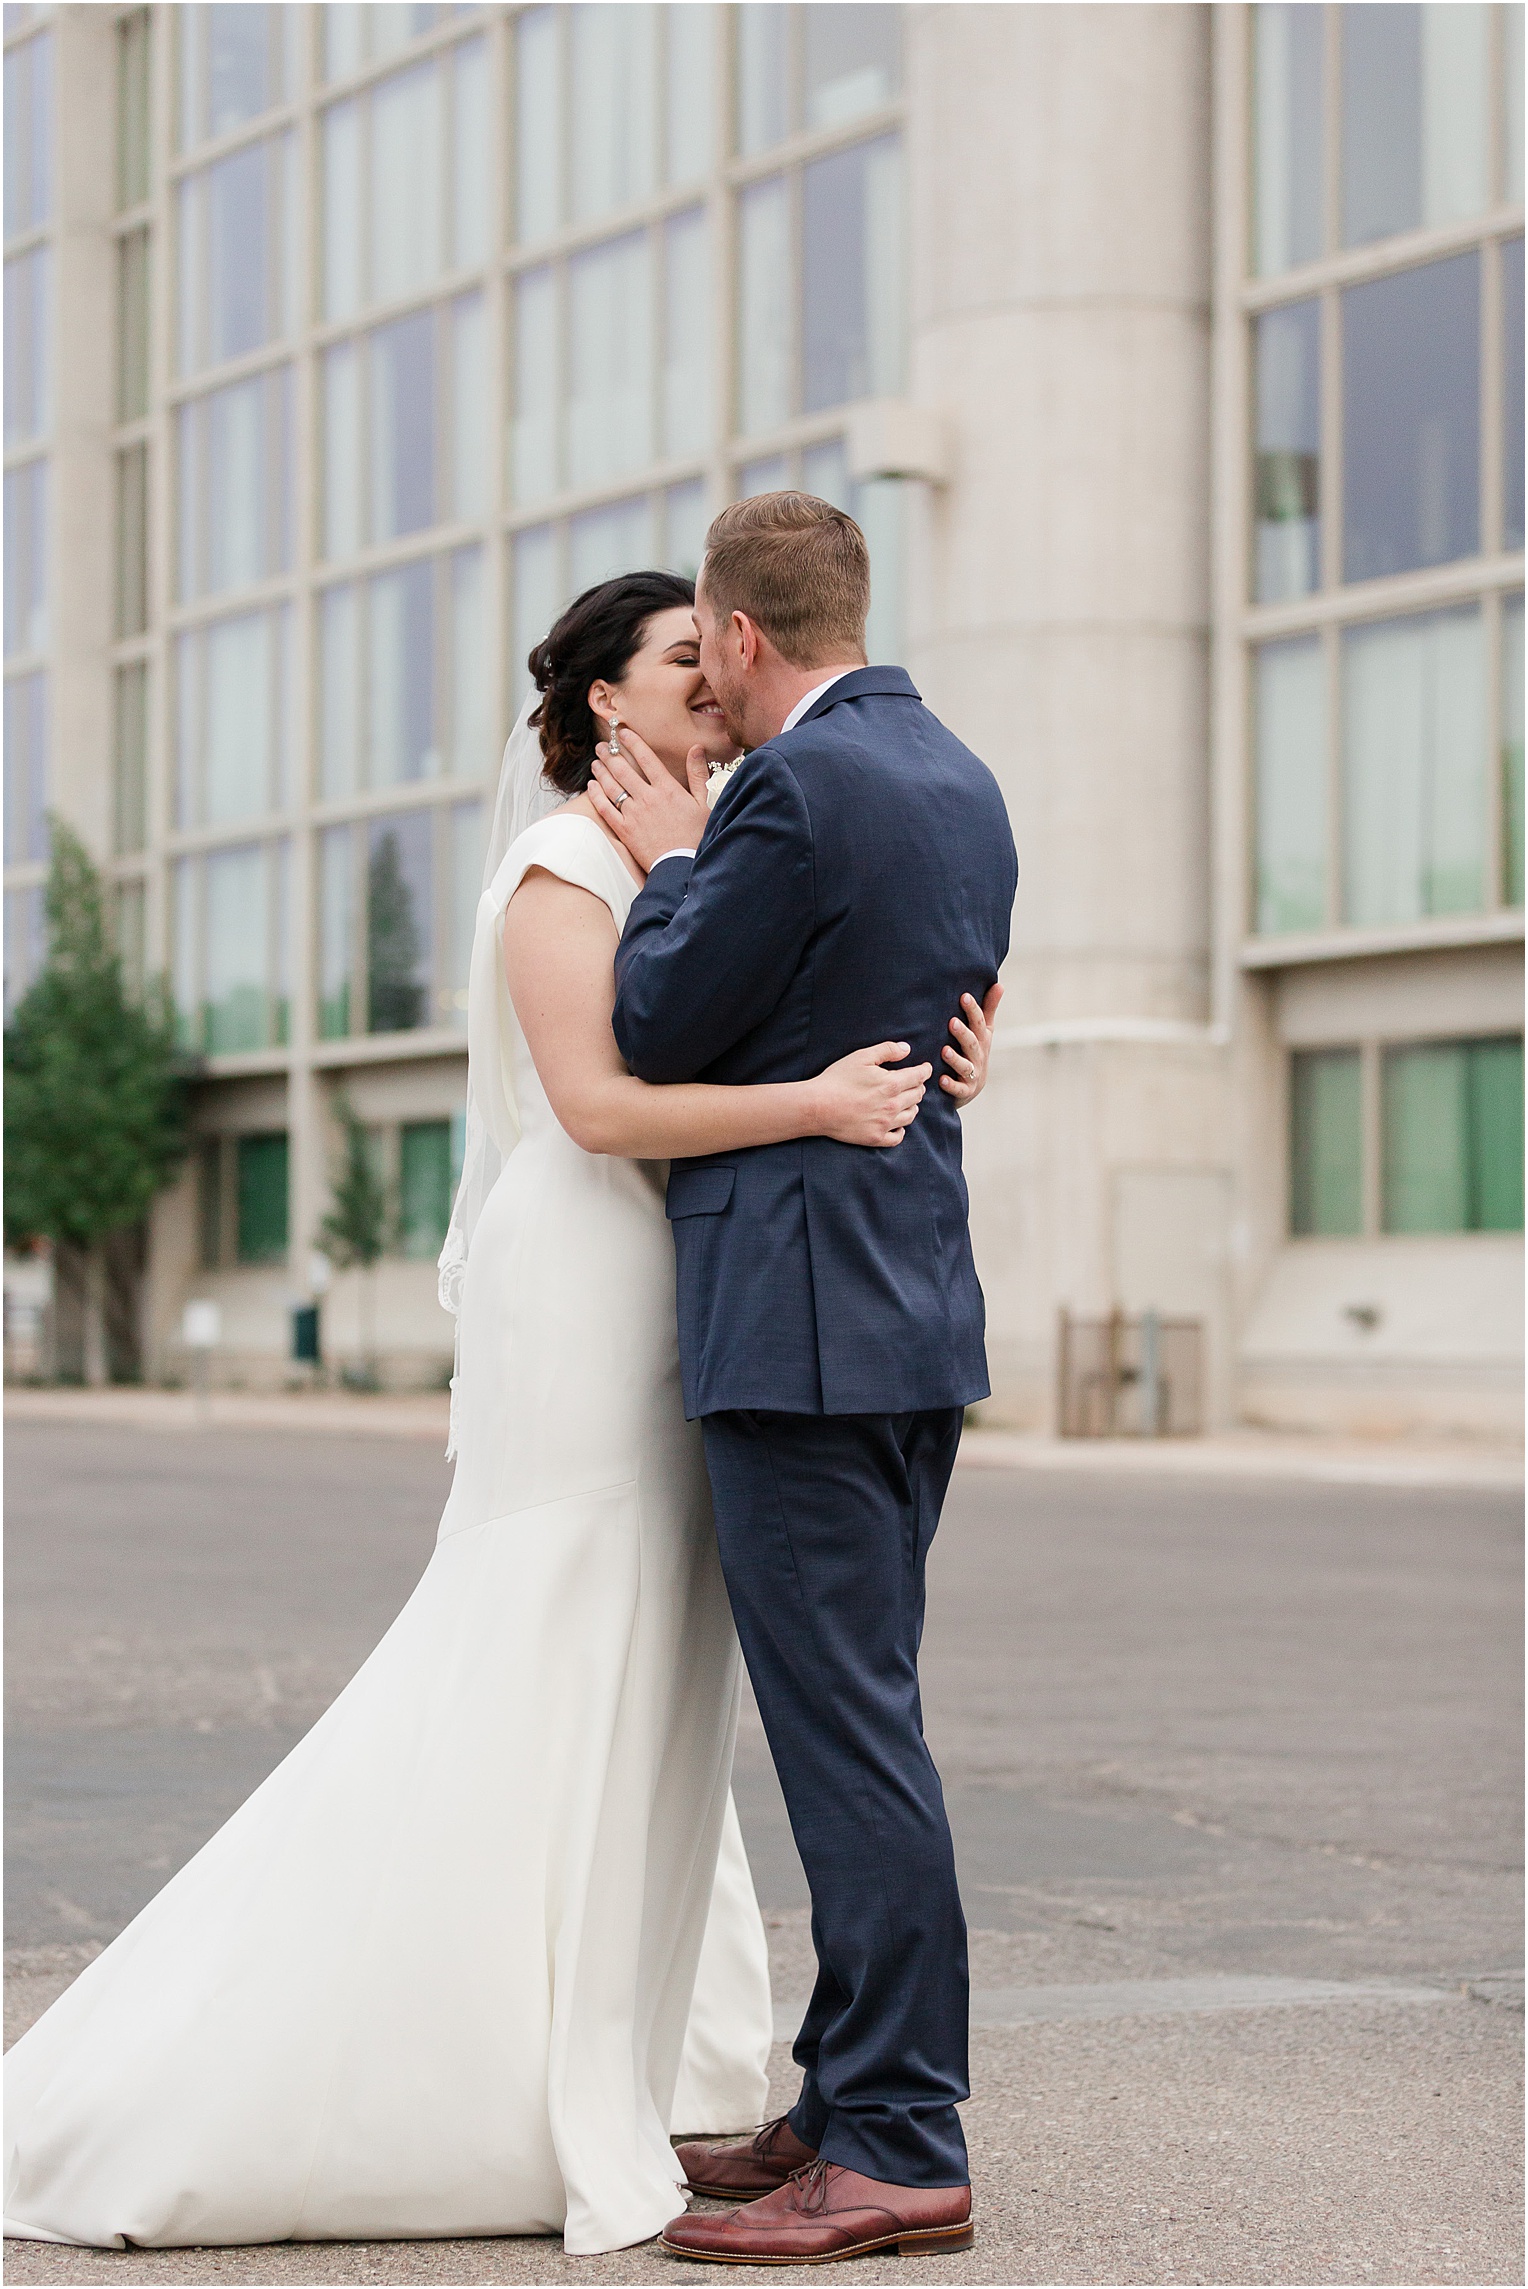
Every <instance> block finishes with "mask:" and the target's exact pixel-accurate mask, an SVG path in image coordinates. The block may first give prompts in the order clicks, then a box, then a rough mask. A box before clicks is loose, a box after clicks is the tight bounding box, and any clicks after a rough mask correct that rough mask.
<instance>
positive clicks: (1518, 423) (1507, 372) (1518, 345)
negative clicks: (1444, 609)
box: [1501, 238, 1523, 548]
mask: <svg viewBox="0 0 1528 2289" xmlns="http://www.w3.org/2000/svg"><path fill="white" fill-rule="evenodd" d="M1501 342H1502V376H1501V391H1502V439H1501V545H1502V547H1503V548H1521V547H1522V545H1523V242H1522V240H1521V239H1520V238H1509V239H1508V241H1507V243H1506V245H1505V246H1504V247H1503V248H1502V250H1501Z"/></svg>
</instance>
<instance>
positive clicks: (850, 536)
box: [600, 494, 1017, 2257]
mask: <svg viewBox="0 0 1528 2289" xmlns="http://www.w3.org/2000/svg"><path fill="white" fill-rule="evenodd" d="M868 569H869V568H868V560H867V558H866V555H865V549H864V541H863V536H862V535H861V534H860V532H859V529H858V527H857V526H856V525H854V523H853V522H852V520H851V519H849V518H848V517H846V516H845V515H843V513H842V512H841V511H838V510H835V509H833V508H831V507H829V506H828V505H827V504H826V503H822V502H817V501H811V500H809V499H806V498H805V497H803V496H800V495H792V494H776V495H767V496H764V497H763V498H761V499H755V500H752V501H746V502H741V503H738V504H737V505H736V506H735V507H733V508H732V509H729V510H727V511H725V512H724V513H723V515H722V516H721V517H720V518H718V519H717V521H716V523H715V524H714V525H713V527H712V530H711V533H710V536H709V538H708V544H707V554H706V559H705V563H704V565H703V567H702V573H701V581H700V585H699V591H698V595H697V603H696V617H697V623H698V626H699V629H700V635H701V666H702V669H703V670H704V672H705V674H706V677H707V679H708V681H709V683H710V685H711V689H712V691H713V693H714V694H715V697H716V699H717V701H718V702H719V703H720V705H721V708H722V710H723V712H724V715H725V717H726V720H727V727H728V730H729V731H730V732H731V734H732V736H733V737H734V738H735V739H736V740H737V741H738V743H739V745H740V746H742V747H744V748H746V749H747V750H749V752H748V753H747V755H746V757H745V760H744V762H743V763H742V765H741V767H740V768H739V769H738V770H737V771H736V772H735V773H734V774H733V776H732V778H731V780H730V782H729V783H728V784H727V786H726V789H725V792H724V793H723V795H722V797H721V799H720V801H719V802H718V804H717V806H716V809H715V811H714V812H713V814H712V816H711V819H710V821H709V824H708V825H707V827H706V831H705V833H704V836H703V838H702V839H701V841H700V845H699V848H698V850H697V851H696V852H695V853H694V855H693V856H692V855H689V854H688V853H687V852H685V851H683V850H680V851H679V852H677V853H675V852H674V850H673V846H674V844H675V843H676V842H679V843H687V842H689V841H692V840H693V839H694V827H693V820H694V818H695V813H694V810H693V809H690V810H688V811H685V810H683V809H682V806H683V805H685V803H686V801H687V798H685V797H684V795H683V793H682V791H680V790H678V789H677V788H675V789H674V790H673V794H672V796H670V794H669V793H668V791H667V789H665V788H664V787H662V786H661V785H650V784H649V782H648V780H647V779H646V778H645V777H644V776H643V775H641V774H638V773H634V772H633V771H632V770H631V768H630V766H629V765H627V764H625V763H622V764H620V765H619V766H617V765H615V764H614V763H612V765H611V766H609V767H608V768H607V770H606V771H605V772H602V775H601V776H602V784H603V785H604V787H605V788H606V791H607V794H608V795H614V796H617V797H618V798H619V806H618V807H617V804H616V803H615V802H610V801H607V800H604V799H603V798H602V800H601V805H600V807H601V814H602V816H605V817H606V818H607V820H608V823H610V824H611V825H612V827H613V828H614V830H615V831H616V832H618V833H619V834H620V835H621V836H622V839H623V840H625V841H626V843H627V845H628V847H629V848H630V849H631V850H632V852H633V855H634V856H635V857H636V858H637V859H638V861H639V862H640V863H641V864H643V865H644V866H647V867H649V868H650V870H651V871H650V873H649V878H648V881H647V885H646V888H645V889H644V890H643V891H642V893H641V894H640V896H639V897H638V898H637V900H636V903H635V905H634V906H633V908H632V912H631V917H630V920H629V922H628V924H627V927H626V930H625V933H624V935H623V938H622V941H621V946H620V950H619V953H618V956H617V964H616V974H617V989H618V990H617V997H616V1005H615V1017H614V1023H615V1032H616V1038H617V1041H618V1043H619V1045H620V1048H621V1052H622V1055H623V1056H624V1057H625V1058H626V1060H627V1062H628V1064H629V1065H630V1067H631V1069H632V1070H633V1072H635V1073H637V1074H638V1075H640V1076H641V1077H642V1078H643V1079H644V1080H648V1081H654V1082H668V1081H678V1080H691V1079H705V1080H708V1081H717V1082H739V1083H748V1082H761V1081H777V1080H786V1079H799V1078H802V1077H805V1076H807V1075H810V1074H812V1073H815V1072H818V1071H820V1070H821V1069H822V1067H823V1066H824V1065H825V1064H827V1063H829V1062H831V1061H832V1060H833V1059H835V1058H837V1057H839V1056H841V1055H844V1054H846V1053H847V1052H848V1051H850V1050H851V1049H853V1048H855V1047H856V1046H857V1045H858V1044H860V1043H862V1042H865V1041H871V1040H881V1039H891V1040H896V1041H905V1042H906V1043H907V1044H908V1051H909V1056H910V1058H911V1059H912V1060H913V1061H924V1060H926V1061H927V1062H929V1063H931V1064H937V1062H938V1053H939V1049H940V1046H941V1043H942V1039H943V1031H944V1023H945V1018H946V1016H947V1013H948V1011H949V1010H950V1009H951V1008H954V1007H956V1006H958V1003H959V997H960V996H961V995H962V994H963V993H968V992H969V993H974V994H975V995H976V996H977V997H978V998H980V997H981V996H982V995H983V994H985V992H986V991H987V989H988V988H989V986H990V985H991V984H992V982H993V980H994V979H995V978H996V975H997V970H998V966H999V964H1000V962H1001V961H1002V959H1003V956H1004V954H1005V953H1006V951H1007V946H1008V930H1009V918H1010V913H1011V908H1012V901H1013V895H1014V889H1015V886H1016V881H1017V861H1016V858H1015V854H1014V848H1013V839H1012V835H1011V832H1010V830H1009V825H1008V819H1007V814H1006V811H1005V809H1004V805H1003V801H1002V797H1001V794H1000V792H999V790H998V787H997V784H996V782H995V780H994V779H993V778H992V775H991V774H990V772H988V771H987V769H986V768H985V766H984V765H983V764H982V763H981V762H979V761H978V759H977V758H976V757H975V756H974V755H972V754H971V753H970V752H969V750H968V749H966V748H965V747H964V746H962V744H961V743H960V741H959V740H957V739H956V738H955V737H954V736H953V734H952V733H950V732H949V731H947V730H946V729H945V728H944V726H943V725H942V724H940V723H939V722H938V721H937V719H936V718H935V717H934V716H933V715H932V714H931V713H930V712H929V711H928V710H927V709H926V708H925V707H924V706H923V704H922V702H921V700H920V699H919V696H918V694H917V692H916V691H915V689H914V687H913V685H912V683H911V681H910V680H909V678H908V677H907V675H906V674H905V673H904V672H903V670H901V669H900V668H886V667H874V666H869V665H866V664H865V655H864V648H863V637H864V620H865V612H866V608H867V606H868V601H869V580H868ZM672 786H673V783H672V782H669V787H670V788H672ZM686 823H688V831H687V832H686V831H684V827H685V825H686ZM665 853H668V854H669V855H665ZM966 1210H967V1203H966V1192H965V1184H964V1180H963V1177H962V1174H961V1155H960V1118H959V1114H958V1112H957V1110H956V1107H955V1105H954V1104H953V1103H952V1101H951V1100H950V1098H949V1097H948V1096H946V1095H943V1094H942V1093H941V1092H939V1091H937V1090H936V1091H931V1092H930V1094H929V1096H928V1097H927V1098H926V1099H925V1101H924V1105H923V1108H922V1113H921V1116H920V1118H919V1120H918V1121H917V1122H915V1123H914V1124H913V1126H912V1127H911V1128H910V1129H909V1130H908V1131H907V1133H906V1135H905V1136H904V1138H903V1141H902V1142H901V1144H900V1145H898V1146H897V1147H896V1148H895V1149H894V1150H891V1151H884V1152H867V1151H859V1150H856V1149H855V1148H853V1147H847V1146H842V1145H838V1144H835V1143H833V1142H832V1141H831V1140H828V1139H824V1138H806V1139H801V1140H796V1141H793V1142H791V1143H788V1144H781V1145H771V1146H766V1147H762V1148H758V1149H754V1150H750V1151H747V1152H741V1153H736V1152H729V1153H725V1154H718V1155H716V1156H713V1157H712V1158H711V1159H709V1160H703V1161H693V1160H692V1161H676V1162H675V1163H674V1166H673V1169H672V1172H671V1175H670V1179H669V1193H668V1211H669V1215H670V1218H671V1219H672V1221H673V1228H674V1241H675V1251H676V1259H677V1266H678V1308H679V1332H680V1352H681V1359H682V1364H683V1371H684V1384H685V1406H686V1412H687V1413H688V1414H689V1415H690V1416H691V1417H692V1418H693V1417H697V1416H698V1417H700V1418H701V1419H702V1421H703V1424H704V1428H705V1436H706V1453H707V1461H708V1464H709V1466H710V1470H711V1477H712V1484H713V1489H714V1492H715V1497H716V1513H717V1534H718V1541H719V1544H720V1548H721V1555H722V1563H723V1567H724V1570H725V1572H726V1576H727V1583H728V1589H729V1593H730V1595H731V1598H732V1603H733V1610H734V1613H735V1615H736V1618H737V1622H738V1630H739V1635H740V1637H741V1639H742V1644H743V1651H744V1654H745V1657H746V1659H747V1661H748V1665H749V1670H750V1674H751V1676H752V1678H753V1683H754V1687H755V1691H756V1693H757V1696H758V1700H759V1705H760V1709H761V1713H762V1715H763V1718H764V1722H765V1727H766V1730H767V1732H768V1735H769V1739H770V1745H771V1748H772V1751H773V1753H774V1757H775V1762H776V1765H777V1767H778V1768H779V1772H780V1778H781V1783H782V1787H783V1790H784V1794H785V1798H786V1803H787V1806H788V1808H789V1811H790V1814H791V1821H792V1827H793V1830H794V1833H795V1836H796V1841H797V1844H798V1848H799V1849H800V1851H801V1855H802V1860H803V1864H804V1866H805V1868H806V1872H807V1876H808V1880H809V1882H810V1884H811V1888H812V1898H813V1907H814V1914H815V1924H816V1930H817V1935H818V1942H819V1956H820V1963H819V1977H818V1983H817V1990H816V1992H815V1994H814V1996H813V1998H812V2003H811V2006H810V2008H809V2010H808V2013H807V2017H806V2020H805V2022H804V2024H803V2027H802V2031H801V2035H800V2037H799V2039H798V2041H797V2044H796V2058H797V2061H798V2063H799V2064H800V2065H801V2067H802V2069H803V2074H804V2082H803V2088H802V2093H801V2097H800V2099H799V2100H798V2101H797V2104H796V2106H795V2107H794V2108H793V2109H792V2112H791V2116H790V2133H791V2137H792V2138H793V2139H794V2140H795V2141H797V2142H799V2145H800V2147H802V2148H805V2149H810V2150H811V2151H812V2152H815V2153H817V2154H819V2155H820V2156H821V2158H822V2161H823V2163H824V2165H825V2166H826V2171H825V2176H820V2177H819V2181H818V2192H817V2194H816V2195H814V2197H813V2204H814V2206H813V2208H812V2216H813V2218H814V2219H815V2220H816V2223H815V2224H813V2225H812V2226H811V2227H810V2230H808V2227H807V2220H806V2218H805V2216H804V2214H797V2212H798V2210H799V2200H800V2198H802V2197H801V2194H800V2187H799V2186H797V2185H795V2184H786V2185H784V2186H782V2188H781V2190H780V2191H779V2192H778V2193H776V2194H771V2195H769V2196H768V2197H767V2199H766V2201H765V2202H763V2203H760V2204H755V2205H752V2206H751V2208H750V2209H749V2210H745V2211H743V2212H740V2213H739V2218H738V2221H737V2224H736V2226H735V2227H733V2228H728V2229H727V2230H729V2231H732V2232H733V2234H734V2241H733V2242H731V2243H727V2244H726V2245H725V2246H726V2247H727V2248H728V2249H729V2250H731V2251H732V2252H733V2253H734V2254H737V2255H740V2256H746V2255H749V2254H753V2252H752V2250H751V2248H744V2247H743V2246H742V2245H741V2244H739V2243H737V2242H736V2238H735V2237H736V2234H737V2233H742V2234H743V2235H744V2237H745V2239H746V2238H747V2236H748V2235H750V2234H751V2235H752V2236H753V2238H754V2239H755V2240H758V2239H759V2238H760V2237H761V2236H762V2237H763V2242H762V2245H763V2246H765V2247H767V2250H768V2251H769V2252H770V2253H773V2254H774V2255H776V2256H777V2257H778V2256H781V2255H784V2256H787V2257H789V2256H790V2255H793V2254H799V2255H807V2254H824V2253H826V2252H828V2251H830V2250H834V2249H838V2248H845V2249H847V2248H849V2247H850V2246H854V2247H859V2246H863V2245H865V2242H866V2236H867V2234H868V2236H869V2239H870V2242H871V2244H872V2245H874V2246H881V2245H883V2244H885V2245H889V2244H890V2243H891V2242H894V2241H896V2240H897V2238H898V2236H899V2235H900V2236H901V2237H902V2238H903V2240H904V2241H905V2239H906V2236H907V2234H909V2233H914V2234H918V2235H923V2234H925V2233H926V2234H927V2235H928V2236H930V2240H929V2241H928V2242H927V2243H926V2244H925V2246H933V2245H934V2242H935V2241H936V2240H939V2239H947V2237H950V2236H955V2237H958V2236H960V2235H963V2234H965V2233H967V2232H968V2231H969V2227H968V2222H967V2221H968V2214H969V2213H968V2197H967V2196H966V2195H965V2194H964V2192H963V2191H962V2189H963V2188H964V2185H965V2181H966V2176H967V2172H966V2164H965V2150H964V2143H963V2140H962V2136H961V2131H960V2124H959V2118H958V2116H957V2114H956V2112H955V2102H956V2101H957V2100H958V2099H960V2098H963V2097H964V2096H965V2095H966V2091H967V2084H966V1973H965V1927H964V1922H963V1918H962V1916H961V1910H960V1903H959V1898H958V1894H957V1892H956V1888H955V1879H954V1866H953V1857H952V1854H951V1849H950V1843H949V1834H948V1828H947V1825H946V1822H945V1816H944V1808H943V1800H942V1796H941V1792H940V1788H939V1782H938V1776H937V1774H936V1773H935V1771H934V1768H933V1765H932V1762H931V1760H930V1758H929V1755H928V1751H927V1749H926V1747H925V1746H924V1743H923V1737H922V1727H921V1717H920V1712H919V1708H918V1691H917V1667H916V1664H917V1647H918V1640H919V1637H920V1635H921V1629H922V1605H923V1568H924V1560H925V1558H926V1555H927V1550H928V1545H929V1541H930V1540H931V1538H932V1534H933V1530H934V1526H935V1524H936V1523H937V1519H938V1513H939V1507H940V1503H941V1501H942V1498H943V1494H944V1490H945V1486H946V1483H947V1481H948V1476H949V1471H950V1467H951V1465H952V1463H953V1460H954V1453H955V1447H956V1444H957V1443H958V1439H959V1432H960V1421H961V1411H962V1410H963V1408H964V1407H965V1406H967V1405H969V1404H970V1403H971V1402H972V1401H973V1400H976V1399H979V1398H982V1397H984V1396H985V1395H986V1392H987V1389H988V1384H987V1375H986V1359H985V1351H984V1344H983V1306H982V1297H981V1290H980V1287H979V1286H978V1283H977V1279H976V1272H975V1267H974V1265H973V1262H972V1258H971V1247H970V1239H969V1235H968V1231H967V1223H966ZM706 2167H707V2165H706V2164H705V2163H704V2162H703V2161H702V2160H694V2161H693V2162H692V2166H691V2178H692V2182H695V2183H702V2184H703V2183H704V2182H705V2172H706ZM718 2167H722V2168H725V2164H724V2163H723V2164H719V2165H718ZM782 2176H783V2169H782ZM867 2181H870V2182H872V2184H871V2191H870V2192H869V2193H867V2191H866V2182H867ZM824 2188H825V2189H826V2191H825V2193H824V2190H823V2189H824ZM876 2188H878V2189H879V2192H878V2193H877V2192H876V2191H875V2189H876ZM893 2191H894V2192H895V2196H896V2199H895V2201H892V2200H891V2193H892V2192H893ZM883 2197H884V2199H883ZM888 2201H889V2202H890V2203H891V2206H890V2209H889V2210H888V2209H887V2203H888ZM867 2202H868V2203H869V2204H870V2206H871V2208H872V2209H876V2210H877V2215H879V2216H880V2218H881V2223H880V2225H879V2226H877V2225H875V2224H874V2222H873V2220H872V2221H871V2223H869V2224H867V2221H866V2216H865V2215H864V2214H862V2213H864V2212H865V2208H866V2203H867ZM793 2203H796V2204H797V2209H796V2210H793V2209H792V2208H791V2205H792V2204H793ZM782 2204H783V2205H785V2209H786V2210H787V2211H789V2212H790V2215H789V2217H786V2218H785V2220H784V2222H783V2223H782V2222H781V2219H780V2218H778V2217H776V2215H775V2213H776V2211H777V2210H779V2208H780V2205H782ZM899 2204H900V2207H899V2206H898V2205H899ZM877 2205H879V2207H878V2208H877ZM887 2216H890V2217H891V2219H892V2224H891V2225H888V2224H887V2223H886V2217H887ZM835 2221H836V2222H835ZM722 2231H723V2227H722V2226H721V2225H720V2224H717V2223H715V2222H713V2221H707V2222H706V2223H705V2225H704V2226H703V2225H702V2221H701V2220H699V2219H698V2218H696V2219H689V2220H684V2221H679V2222H678V2223H676V2225H675V2226H674V2227H673V2228H671V2229H670V2239H671V2242H672V2245H673V2246H674V2247H675V2249H676V2250H681V2249H682V2250H684V2251H685V2253H686V2254H696V2255H699V2254H703V2250H704V2249H709V2248H710V2246H711V2241H712V2240H714V2239H715V2236H716V2235H717V2234H718V2233H721V2232H722ZM802 2232H806V2233H807V2239H808V2240H809V2241H810V2242H811V2243H812V2249H811V2250H810V2251H808V2250H806V2249H804V2248H802V2249H799V2250H798V2248H797V2246H796V2244H797V2242H798V2241H799V2240H800V2236H801V2233H802ZM782 2234H783V2235H784V2237H785V2238H784V2240H782V2239H781V2235H782ZM697 2235H699V2236H700V2240H699V2241H698V2242H697V2240H696V2236H697ZM707 2236H709V2237H710V2239H709V2240H708V2239H707ZM824 2236H826V2239H825V2240H824V2239H823V2237H824ZM787 2244H788V2245H789V2246H787ZM819 2245H820V2246H819ZM721 2247H722V2245H721V2244H718V2254H720V2251H721Z"/></svg>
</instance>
